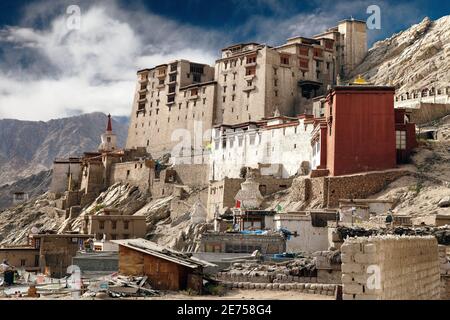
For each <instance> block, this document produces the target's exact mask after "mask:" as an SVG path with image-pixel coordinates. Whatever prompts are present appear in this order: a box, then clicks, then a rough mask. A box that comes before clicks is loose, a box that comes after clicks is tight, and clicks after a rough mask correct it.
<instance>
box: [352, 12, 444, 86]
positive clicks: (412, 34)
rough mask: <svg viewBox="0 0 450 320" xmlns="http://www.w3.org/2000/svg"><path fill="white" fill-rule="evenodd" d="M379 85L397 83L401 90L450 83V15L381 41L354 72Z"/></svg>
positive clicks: (414, 26)
mask: <svg viewBox="0 0 450 320" xmlns="http://www.w3.org/2000/svg"><path fill="white" fill-rule="evenodd" d="M358 74H361V75H363V77H364V78H365V79H366V80H368V81H369V82H372V83H374V84H377V85H394V86H396V87H397V89H398V93H406V92H411V91H412V90H420V89H423V88H431V87H435V88H439V87H444V86H448V85H450V16H445V17H442V18H440V19H439V20H436V21H432V20H430V19H429V18H425V19H424V20H423V21H422V22H420V23H419V24H416V25H413V26H412V27H411V28H409V29H407V30H405V31H402V32H400V33H397V34H394V35H393V36H392V37H390V38H388V39H385V40H382V41H379V42H377V43H375V44H374V46H373V47H372V48H371V49H370V50H369V52H368V54H367V56H366V58H365V59H364V61H363V62H362V63H361V65H359V66H358V67H357V68H356V69H355V70H354V71H353V72H352V74H351V75H350V77H349V79H348V80H351V79H353V78H354V77H356V76H357V75H358Z"/></svg>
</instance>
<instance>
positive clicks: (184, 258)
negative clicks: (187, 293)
mask: <svg viewBox="0 0 450 320" xmlns="http://www.w3.org/2000/svg"><path fill="white" fill-rule="evenodd" d="M113 242H114V243H117V244H118V245H119V273H120V274H123V275H126V276H147V277H148V280H149V282H150V284H151V286H152V288H153V289H156V290H170V291H178V290H185V289H190V290H193V291H195V292H199V293H201V292H202V287H203V268H205V267H215V265H214V264H212V263H209V262H206V261H203V260H199V259H196V258H193V257H191V256H190V255H188V254H183V253H181V252H178V251H175V250H171V249H167V248H164V247H161V246H159V245H157V244H156V243H153V242H151V241H147V240H144V239H133V240H114V241H113Z"/></svg>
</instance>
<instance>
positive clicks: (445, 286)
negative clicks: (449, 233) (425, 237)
mask: <svg viewBox="0 0 450 320" xmlns="http://www.w3.org/2000/svg"><path fill="white" fill-rule="evenodd" d="M439 264H440V269H441V300H450V261H449V260H448V257H447V246H442V245H440V246H439Z"/></svg>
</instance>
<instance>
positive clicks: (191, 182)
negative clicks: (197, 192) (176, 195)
mask: <svg viewBox="0 0 450 320" xmlns="http://www.w3.org/2000/svg"><path fill="white" fill-rule="evenodd" d="M174 170H175V171H176V172H177V180H178V182H179V183H181V184H183V185H187V186H195V187H205V186H208V182H209V177H208V175H209V165H208V164H179V165H175V166H174Z"/></svg>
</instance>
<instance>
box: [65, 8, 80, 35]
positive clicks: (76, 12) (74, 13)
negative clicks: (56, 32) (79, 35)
mask: <svg viewBox="0 0 450 320" xmlns="http://www.w3.org/2000/svg"><path fill="white" fill-rule="evenodd" d="M66 15H67V20H66V27H67V29H68V30H80V29H81V8H80V7H79V6H77V5H71V6H68V7H67V9H66Z"/></svg>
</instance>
